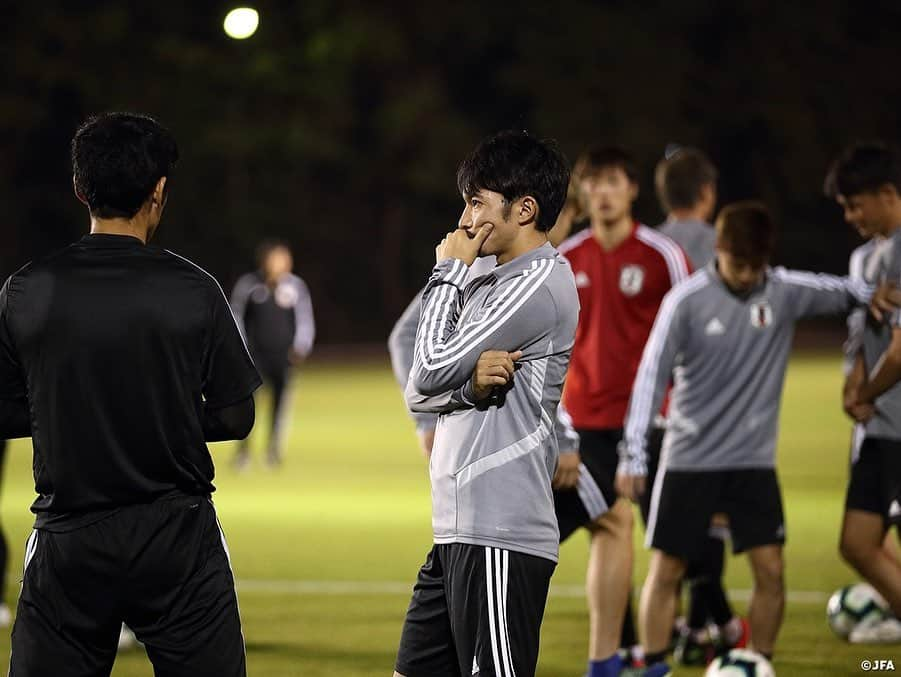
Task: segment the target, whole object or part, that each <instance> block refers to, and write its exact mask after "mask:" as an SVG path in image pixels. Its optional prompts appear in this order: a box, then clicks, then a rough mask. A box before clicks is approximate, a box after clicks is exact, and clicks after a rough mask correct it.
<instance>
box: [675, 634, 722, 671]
mask: <svg viewBox="0 0 901 677" xmlns="http://www.w3.org/2000/svg"><path fill="white" fill-rule="evenodd" d="M716 653H717V647H716V645H715V644H714V643H713V641H712V639H711V637H710V633H709V632H708V631H707V630H700V631H692V630H689V631H688V632H683V633H682V636H681V637H679V641H678V642H676V648H675V649H673V660H675V661H676V663H678V664H679V665H699V666H704V665H707V664H708V663H710V661H712V660H713V659H714V658H716Z"/></svg>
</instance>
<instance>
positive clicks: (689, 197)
mask: <svg viewBox="0 0 901 677" xmlns="http://www.w3.org/2000/svg"><path fill="white" fill-rule="evenodd" d="M716 181H717V171H716V167H714V166H713V163H712V162H711V161H710V158H708V157H707V155H706V154H705V153H703V152H702V151H700V150H698V149H697V148H690V147H675V148H670V149H668V153H667V155H666V157H664V158H663V159H662V160H661V161H660V162H658V163H657V168H656V170H655V171H654V184H655V187H656V188H657V199H658V200H659V201H660V206H661V207H663V210H664V211H665V212H666V221H664V222H663V223H662V224H660V227H659V228H658V229H657V230H658V231H659V232H661V233H663V234H664V235H666V236H667V237H669V238H671V239H672V240H674V241H675V242H676V243H677V244H678V245H679V246H680V247H682V250H683V251H684V252H685V254H686V255H687V256H688V259H689V261H690V262H691V265H692V267H693V268H695V269H696V270H697V269H700V268H702V267H704V266H706V265H707V264H708V263H709V262H710V261H711V260H712V259H713V255H714V254H713V249H714V243H715V242H716V233H715V232H714V229H713V225H712V224H711V223H710V220H711V219H712V218H713V212H714V210H715V209H716Z"/></svg>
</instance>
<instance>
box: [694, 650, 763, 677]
mask: <svg viewBox="0 0 901 677" xmlns="http://www.w3.org/2000/svg"><path fill="white" fill-rule="evenodd" d="M704 677H776V672H775V671H774V670H773V666H772V665H771V664H770V662H769V661H768V660H767V659H766V658H764V657H763V656H761V655H760V654H759V653H757V652H756V651H751V650H750V649H732V651H730V652H729V653H727V654H725V655H723V656H717V657H716V658H714V659H713V662H712V663H711V664H710V665H708V666H707V672H705V673H704Z"/></svg>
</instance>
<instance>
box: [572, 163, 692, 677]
mask: <svg viewBox="0 0 901 677" xmlns="http://www.w3.org/2000/svg"><path fill="white" fill-rule="evenodd" d="M573 181H574V183H575V184H576V186H577V187H578V188H579V192H580V197H581V199H582V204H583V207H584V209H585V211H586V213H587V215H588V218H589V219H590V221H591V226H590V228H589V229H588V230H586V231H584V232H582V233H579V234H578V235H575V236H573V237H571V238H570V239H568V240H567V241H566V242H564V243H563V244H562V245H561V246H560V252H561V253H562V254H563V255H564V256H566V258H567V259H569V262H570V264H571V265H572V268H573V273H574V274H575V280H576V287H577V288H578V290H579V301H580V303H581V313H580V315H579V328H578V331H577V332H576V343H575V346H574V348H573V354H572V360H571V362H570V367H569V375H568V377H567V383H566V390H565V392H564V394H563V402H564V406H565V407H566V410H567V411H568V412H569V414H570V416H571V417H572V422H573V425H574V427H575V428H576V431H577V432H578V434H579V438H580V446H579V450H578V452H574V453H568V454H562V455H561V457H560V469H559V471H558V475H559V477H558V482H557V483H556V485H555V486H556V488H557V491H556V494H555V497H554V498H555V502H556V507H557V518H558V522H559V525H560V536H561V539H565V538H567V537H568V536H570V535H571V534H572V533H574V532H575V531H576V530H577V529H579V528H580V527H584V528H586V529H588V531H589V532H590V534H591V546H590V547H591V550H590V556H589V561H588V572H587V575H586V592H587V596H588V608H589V619H590V620H589V625H590V636H589V649H588V651H589V654H588V657H589V665H588V675H589V677H607V676H608V675H618V674H619V672H620V669H621V668H622V663H623V661H622V658H621V657H620V656H619V654H618V650H619V648H620V643H621V639H622V644H623V645H624V646H632V645H635V644H637V638H636V637H635V631H634V625H633V624H632V623H631V622H630V621H631V613H630V612H627V605H628V600H629V597H630V594H631V593H630V590H631V583H632V556H633V553H632V522H633V518H632V506H631V505H630V503H629V502H628V501H627V500H618V498H617V494H616V490H615V488H614V475H615V473H616V466H617V463H618V460H619V457H618V454H617V445H618V444H619V443H620V441H621V440H622V433H623V420H624V418H625V414H626V406H627V404H628V402H629V393H630V392H631V390H632V381H633V379H634V378H635V373H636V371H637V370H638V363H639V361H640V359H641V349H642V347H643V346H644V343H645V341H646V340H647V337H648V334H649V333H650V331H651V326H652V325H653V322H654V317H655V316H656V315H657V309H658V307H659V306H660V302H661V301H662V300H663V297H664V295H665V294H666V293H667V292H668V291H669V290H670V289H671V288H672V287H673V286H675V285H677V284H678V283H679V282H681V281H682V280H684V279H686V278H687V277H688V273H689V265H688V261H687V259H686V257H685V254H684V253H683V252H682V250H681V249H680V248H679V246H678V245H677V244H676V243H675V242H673V241H672V240H670V239H669V238H668V237H666V236H665V235H661V234H660V233H658V232H656V231H655V230H653V229H651V228H648V227H647V226H644V225H642V224H640V223H638V222H636V221H635V220H634V218H633V217H632V203H633V202H634V201H635V199H636V198H637V196H638V171H637V168H636V166H635V162H634V161H633V159H632V157H631V156H630V155H629V154H628V153H626V152H625V151H624V150H622V149H620V148H614V147H608V148H592V149H589V150H587V151H585V152H584V153H583V154H582V155H581V157H580V158H579V159H578V161H577V162H576V165H575V168H574V170H573ZM624 620H625V621H626V623H627V625H626V627H625V629H624V628H623V623H624Z"/></svg>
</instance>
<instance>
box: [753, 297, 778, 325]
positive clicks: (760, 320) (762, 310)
mask: <svg viewBox="0 0 901 677" xmlns="http://www.w3.org/2000/svg"><path fill="white" fill-rule="evenodd" d="M750 308H751V326H752V327H756V328H757V329H766V328H767V327H769V326H770V325H771V324H773V308H772V307H771V306H770V304H769V303H768V302H766V301H759V302H757V303H752V304H751V306H750Z"/></svg>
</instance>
